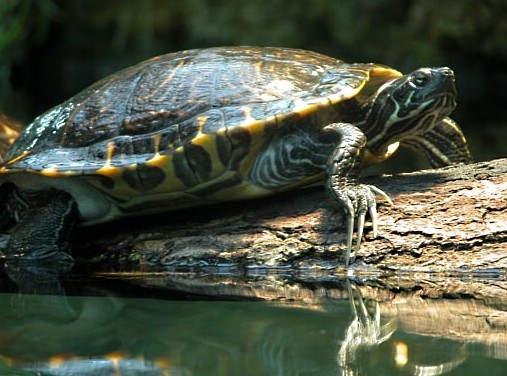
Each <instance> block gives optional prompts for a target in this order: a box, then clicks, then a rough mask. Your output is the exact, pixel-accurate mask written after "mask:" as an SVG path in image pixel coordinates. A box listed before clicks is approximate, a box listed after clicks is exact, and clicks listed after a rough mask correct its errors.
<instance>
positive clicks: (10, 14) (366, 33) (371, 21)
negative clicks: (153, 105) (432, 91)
mask: <svg viewBox="0 0 507 376" xmlns="http://www.w3.org/2000/svg"><path fill="white" fill-rule="evenodd" d="M0 19H1V20H2V22H1V23H0V111H4V112H7V113H9V114H10V115H13V116H14V117H17V118H18V119H20V120H22V121H25V122H28V121H30V120H31V119H32V118H33V117H34V116H36V115H38V114H39V113H41V112H43V111H45V110H46V109H48V108H50V107H51V106H53V105H55V104H57V103H59V102H61V101H63V100H65V99H66V98H68V97H69V96H71V95H73V94H75V93H76V92H77V91H79V90H81V89H83V88H84V87H86V86H87V85H89V84H91V83H92V82H93V81H95V80H97V79H99V78H101V77H103V76H105V75H107V74H109V73H112V72H114V71H116V70H118V69H121V68H123V67H126V66H128V65H131V64H134V63H136V62H138V61H141V60H144V59H146V58H149V57H151V56H154V55H157V54H162V53H166V52H171V51H176V50H181V49H189V48H199V47H207V46H218V45H271V46H288V47H298V48H304V49H310V50H315V51H318V52H321V53H325V54H328V55H332V56H335V57H339V58H342V59H344V60H348V61H361V62H379V63H383V64H387V65H391V66H394V67H396V68H397V69H400V70H402V71H410V70H412V69H415V68H417V67H420V66H441V65H446V66H450V67H451V68H452V69H454V70H455V72H456V75H457V78H458V92H459V95H460V97H459V107H458V109H457V110H456V112H455V116H454V117H455V118H456V119H457V120H458V121H459V122H460V124H461V125H462V127H463V128H464V130H465V132H466V133H467V134H468V135H469V139H470V143H471V148H472V151H473V152H474V154H475V155H476V157H477V159H479V160H483V159H490V158H494V157H501V156H506V155H507V153H506V152H507V146H506V145H505V144H506V143H505V141H506V140H507V69H506V68H507V1H505V0H444V1H431V0H312V1H303V0H300V1H297V0H123V1H122V0H67V1H66V0H1V1H0Z"/></svg>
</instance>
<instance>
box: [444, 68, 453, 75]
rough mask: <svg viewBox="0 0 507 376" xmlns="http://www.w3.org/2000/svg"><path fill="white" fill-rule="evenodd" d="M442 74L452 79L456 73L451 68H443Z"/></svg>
mask: <svg viewBox="0 0 507 376" xmlns="http://www.w3.org/2000/svg"><path fill="white" fill-rule="evenodd" d="M442 73H443V74H444V75H445V76H449V77H452V76H454V72H453V71H452V69H451V68H447V67H445V68H442Z"/></svg>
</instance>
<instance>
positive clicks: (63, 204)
mask: <svg viewBox="0 0 507 376" xmlns="http://www.w3.org/2000/svg"><path fill="white" fill-rule="evenodd" d="M30 201H31V205H30V209H28V211H27V212H26V213H25V215H24V217H23V218H22V219H21V222H20V223H19V224H18V225H17V226H16V228H15V231H14V233H13V234H12V235H11V238H10V239H9V241H8V242H7V246H6V249H5V251H4V253H5V258H6V260H8V261H21V262H23V261H27V262H30V263H32V264H36V263H38V262H42V261H43V260H44V259H46V258H52V259H53V258H54V257H55V256H57V258H58V259H59V261H72V257H71V256H70V255H69V254H68V253H67V251H68V248H69V239H70V235H71V232H72V230H73V228H74V225H75V223H76V221H77V219H78V211H77V206H76V203H75V202H74V199H73V198H72V197H71V196H70V195H69V194H67V193H66V192H63V191H58V190H48V191H42V192H38V193H36V194H34V197H32V198H31V199H30Z"/></svg>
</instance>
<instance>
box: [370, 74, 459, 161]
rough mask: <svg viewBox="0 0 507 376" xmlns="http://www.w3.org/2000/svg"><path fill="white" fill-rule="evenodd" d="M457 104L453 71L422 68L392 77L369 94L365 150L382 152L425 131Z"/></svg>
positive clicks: (379, 153) (383, 154)
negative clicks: (370, 95) (373, 92)
mask: <svg viewBox="0 0 507 376" xmlns="http://www.w3.org/2000/svg"><path fill="white" fill-rule="evenodd" d="M455 107H456V87H455V84H454V73H453V71H452V70H451V69H449V68H421V69H418V70H416V71H414V72H412V73H410V74H407V75H404V76H401V77H399V78H395V79H392V80H390V81H388V82H386V83H385V84H384V85H382V86H381V87H380V88H379V89H378V90H377V92H376V94H375V95H374V96H373V97H372V100H371V103H370V106H369V111H368V112H367V115H366V118H365V124H364V128H363V129H364V132H365V134H366V136H367V139H368V150H369V151H370V152H371V153H373V154H375V155H378V156H385V155H386V153H388V150H389V146H390V145H392V144H395V143H397V142H399V141H401V140H402V139H403V138H404V137H407V136H413V135H417V134H422V133H425V132H427V131H429V130H431V129H432V128H433V127H434V126H435V124H436V123H438V122H439V121H440V120H442V119H443V118H445V117H446V116H448V115H449V114H450V113H451V112H452V111H453V110H454V108H455Z"/></svg>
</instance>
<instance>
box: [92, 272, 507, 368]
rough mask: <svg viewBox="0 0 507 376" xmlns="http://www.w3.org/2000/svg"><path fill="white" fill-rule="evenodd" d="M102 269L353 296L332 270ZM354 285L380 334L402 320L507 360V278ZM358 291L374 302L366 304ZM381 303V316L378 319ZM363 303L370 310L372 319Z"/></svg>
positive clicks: (314, 302) (257, 289)
mask: <svg viewBox="0 0 507 376" xmlns="http://www.w3.org/2000/svg"><path fill="white" fill-rule="evenodd" d="M101 275H102V276H103V277H106V278H111V277H118V276H120V277H121V279H122V280H124V281H129V282H130V283H133V284H136V285H141V286H147V287H150V288H153V287H155V288H158V289H169V290H177V291H180V292H186V293H188V294H190V295H191V296H192V295H193V296H207V297H213V298H217V299H235V300H250V299H255V300H257V299H260V300H270V301H276V302H279V303H280V304H282V305H288V306H292V307H300V308H304V309H311V310H327V309H332V303H333V302H335V301H337V300H343V299H350V297H351V291H350V289H349V287H348V279H343V278H341V277H334V276H332V275H330V274H328V273H326V272H306V273H304V272H300V273H289V272H286V273H278V274H277V273H274V272H272V273H269V272H259V271H255V272H254V271H251V272H249V273H246V274H242V275H241V276H237V275H234V274H232V273H231V274H230V275H220V274H217V273H213V274H210V275H207V274H206V273H204V272H202V271H201V272H200V273H188V272H185V273H169V272H167V273H153V274H150V273H147V274H143V273H132V274H130V275H129V274H127V273H120V274H116V273H104V274H101ZM353 286H354V287H353V289H354V290H353V291H355V292H357V295H356V296H354V299H355V304H356V306H355V308H354V306H352V305H351V307H352V308H353V312H358V314H357V315H356V317H358V318H359V319H358V320H359V323H360V324H361V325H362V328H364V327H366V326H367V325H370V327H371V328H374V329H375V328H376V329H377V333H378V336H377V337H376V338H377V339H379V338H384V337H386V335H387V332H386V330H387V329H389V327H391V326H388V327H385V328H384V329H383V331H382V330H380V328H381V327H382V326H383V325H386V324H387V323H389V322H396V323H397V326H398V329H399V330H402V331H403V332H407V333H412V334H414V335H417V336H425V337H429V336H431V337H434V338H439V339H445V340H449V341H452V342H454V343H457V344H460V345H462V344H466V347H467V348H466V350H467V353H468V354H471V353H474V352H479V353H480V354H482V355H483V356H488V357H491V358H497V359H505V360H507V293H506V292H507V281H502V280H498V279H496V278H489V277H488V276H482V277H481V276H475V277H471V276H468V277H466V276H465V275H463V278H456V276H454V277H445V276H441V275H438V274H436V275H431V274H426V273H418V274H393V275H382V276H379V277H373V276H371V277H367V278H366V277H365V278H364V279H363V278H360V279H357V280H356V284H354V285H353ZM358 297H362V299H364V300H365V301H366V304H365V305H364V304H363V303H360V302H359V301H358V299H359V298H358ZM377 304H378V314H379V315H380V318H381V321H379V320H377V321H376V320H375V313H376V311H377V308H376V305H377ZM361 307H368V308H369V309H368V312H369V315H370V316H369V317H366V315H365V314H364V311H361ZM368 320H369V321H368ZM380 323H382V325H380ZM375 325H377V326H375ZM370 332H371V331H370ZM370 338H372V337H371V336H370ZM365 341H366V340H365Z"/></svg>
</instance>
